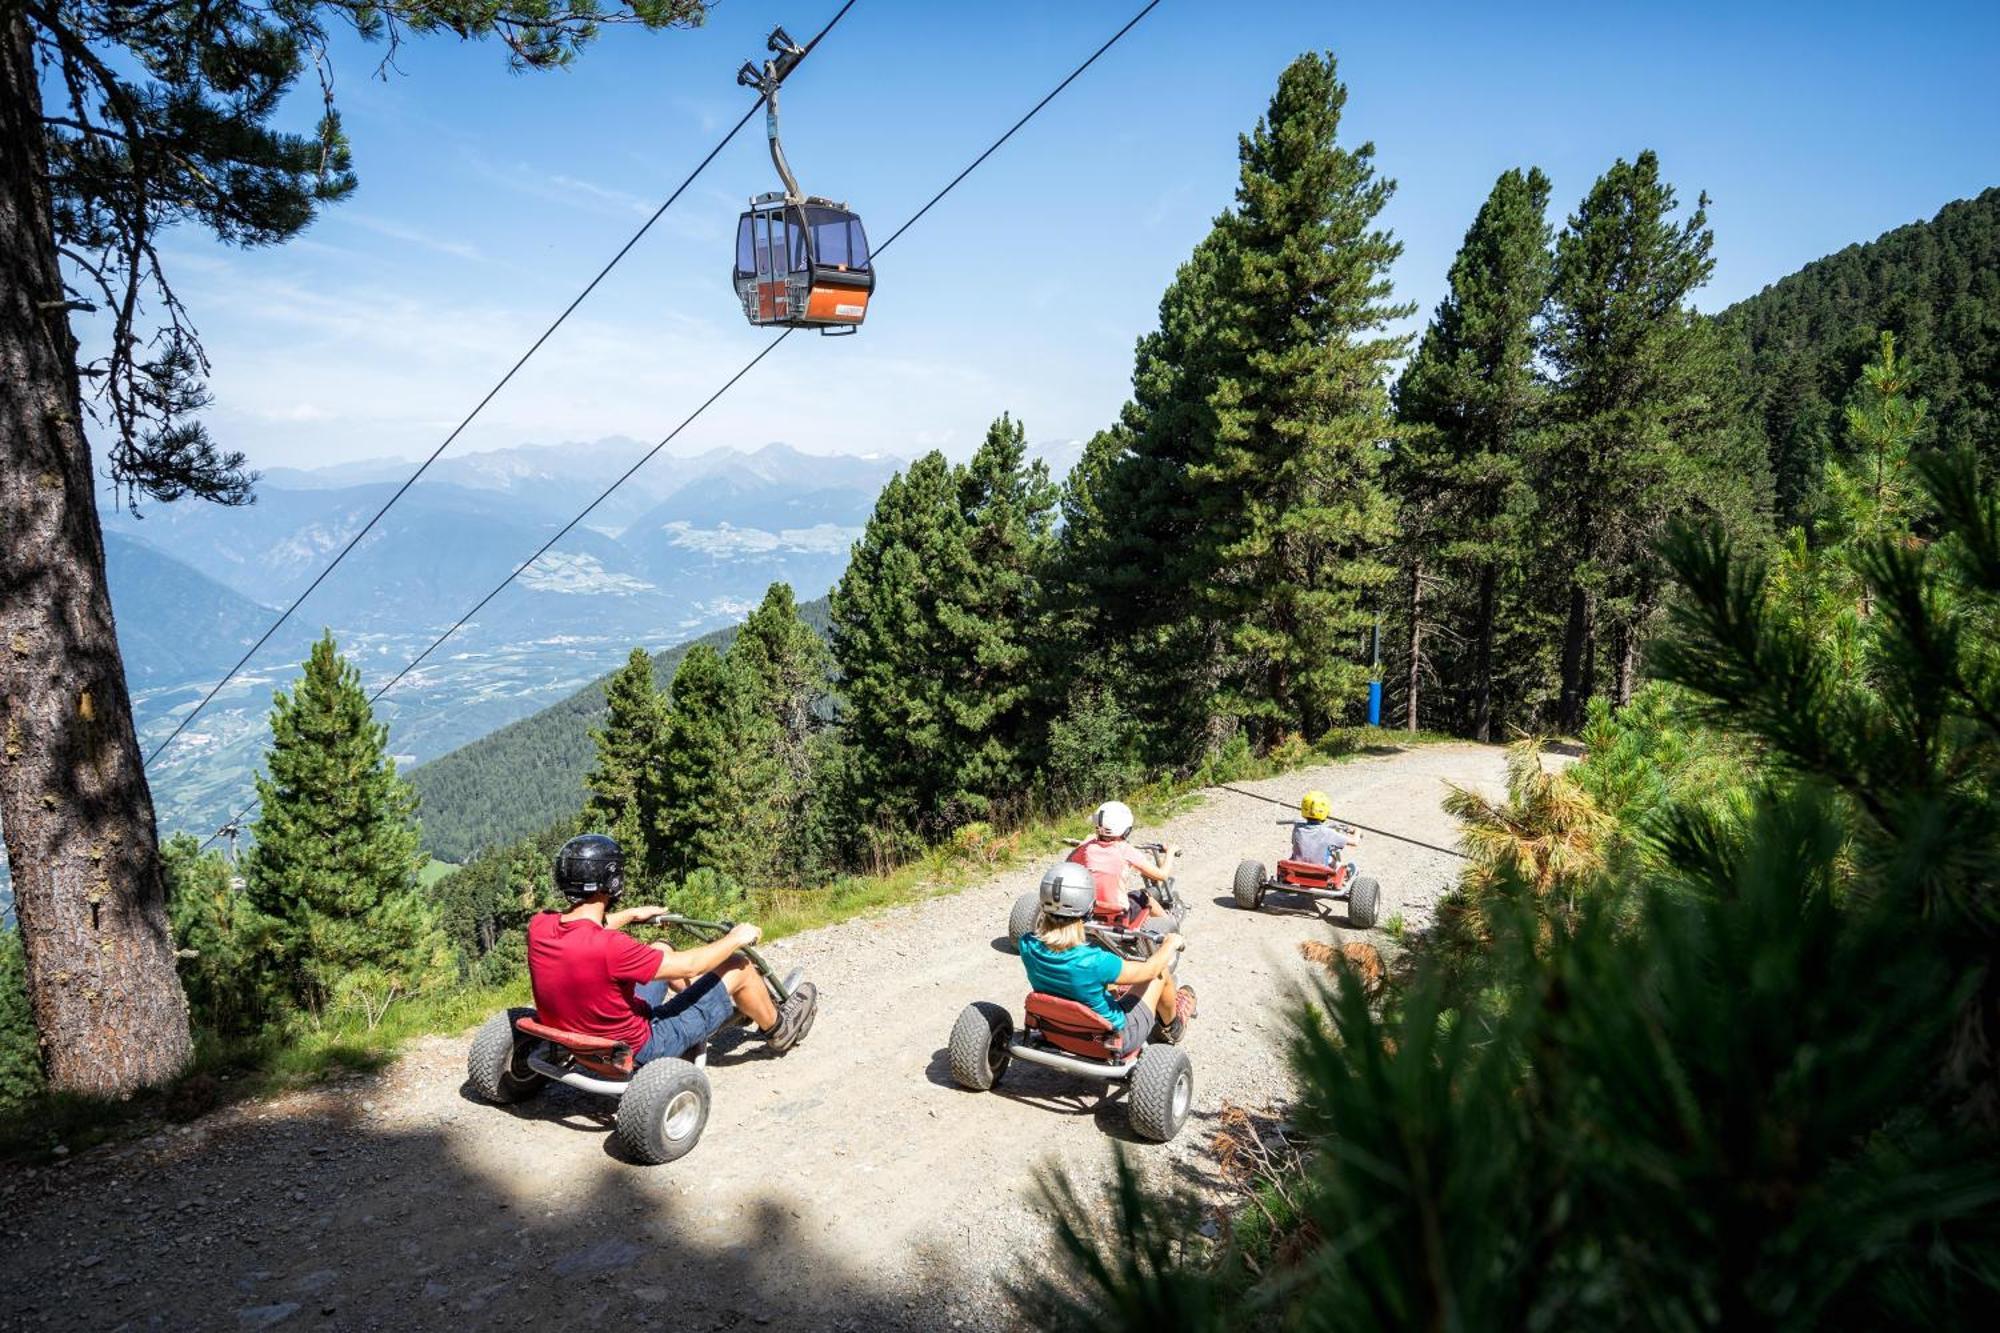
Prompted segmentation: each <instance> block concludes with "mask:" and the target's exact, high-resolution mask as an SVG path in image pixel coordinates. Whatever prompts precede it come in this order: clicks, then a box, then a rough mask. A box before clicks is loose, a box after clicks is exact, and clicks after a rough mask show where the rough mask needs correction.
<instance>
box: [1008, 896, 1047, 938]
mask: <svg viewBox="0 0 2000 1333" xmlns="http://www.w3.org/2000/svg"><path fill="white" fill-rule="evenodd" d="M1041 915H1042V895H1041V894H1039V893H1024V894H1022V895H1021V896H1020V897H1018V898H1016V899H1015V900H1014V910H1013V911H1011V912H1009V913H1007V938H1008V939H1010V940H1012V941H1014V947H1015V948H1017V949H1018V948H1020V947H1021V941H1022V940H1023V939H1024V938H1026V937H1027V936H1029V935H1032V934H1034V933H1035V922H1036V921H1038V920H1040V919H1041Z"/></svg>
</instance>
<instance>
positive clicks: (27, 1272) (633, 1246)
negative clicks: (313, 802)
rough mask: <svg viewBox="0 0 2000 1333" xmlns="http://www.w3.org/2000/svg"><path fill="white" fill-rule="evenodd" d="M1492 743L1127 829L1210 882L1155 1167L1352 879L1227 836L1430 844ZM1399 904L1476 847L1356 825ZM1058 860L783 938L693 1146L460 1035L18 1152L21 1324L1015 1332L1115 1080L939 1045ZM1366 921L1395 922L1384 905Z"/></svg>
mask: <svg viewBox="0 0 2000 1333" xmlns="http://www.w3.org/2000/svg"><path fill="white" fill-rule="evenodd" d="M1502 777H1503V773H1502V752H1501V751H1500V750H1499V749H1497V748H1491V747H1484V746H1474V745H1437V746H1425V747H1421V748H1417V749H1412V750H1407V751H1395V752H1390V753H1384V754H1379V755H1371V756H1368V757H1364V758H1361V759H1358V760H1355V761H1353V762H1350V763H1346V764H1341V765H1335V766H1330V767H1327V768H1324V769H1317V770H1311V771H1307V772H1300V773H1293V774H1290V775H1288V776H1286V777H1283V778H1278V779H1272V780H1268V781H1262V782H1251V783H1245V784H1241V787H1240V788H1239V789H1237V790H1229V789H1216V790H1211V791H1209V792H1207V793H1205V794H1204V796H1203V799H1202V800H1201V802H1200V803H1199V805H1198V806H1196V807H1195V808H1193V809H1191V810H1189V811H1187V812H1186V813H1184V814H1182V815H1180V816H1179V817H1177V818H1175V819H1173V820H1171V821H1170V822H1168V823H1167V824H1165V825H1163V826H1161V827H1157V828H1147V827H1144V826H1142V827H1141V828H1140V829H1139V830H1137V831H1136V833H1135V835H1134V836H1135V837H1137V838H1140V839H1147V838H1162V839H1165V840H1168V841H1173V842H1178V843H1180V844H1181V845H1182V846H1183V847H1184V848H1185V849H1186V855H1185V857H1184V858H1183V861H1182V864H1181V870H1180V884H1181V886H1182V887H1183V888H1184V889H1185V890H1188V891H1190V896H1192V898H1193V900H1194V902H1195V904H1196V907H1195V910H1194V912H1193V914H1192V916H1191V917H1190V919H1189V921H1188V925H1187V932H1186V933H1187V937H1188V941H1189V949H1188V952H1187V954H1186V955H1185V964H1184V967H1183V968H1182V972H1183V979H1184V980H1186V981H1189V982H1191V983H1192V984H1194V985H1195V986H1196V987H1197V988H1198V990H1199V991H1200V994H1201V1006H1202V1010H1201V1017H1200V1018H1199V1019H1197V1020H1196V1022H1195V1024H1194V1026H1193V1028H1192V1029H1191V1030H1190V1033H1189V1036H1188V1039H1187V1050H1188V1053H1189V1056H1190V1058H1191V1059H1192V1061H1193V1064H1194V1071H1195V1104H1194V1111H1193V1114H1192V1116H1191V1117H1190V1119H1189V1122H1188V1125H1187V1128H1186V1129H1185V1130H1183V1131H1182V1133H1181V1135H1180V1137H1179V1138H1178V1139H1176V1140H1175V1141H1174V1142H1173V1143H1171V1144H1167V1145H1149V1144H1135V1145H1134V1147H1133V1148H1132V1151H1133V1152H1134V1153H1135V1155H1136V1156H1137V1157H1138V1159H1139V1160H1140V1161H1141V1162H1142V1163H1143V1164H1144V1167H1145V1169H1146V1170H1147V1171H1149V1172H1155V1173H1159V1175H1160V1177H1161V1178H1162V1179H1170V1180H1178V1181H1179V1182H1181V1183H1183V1184H1188V1185H1192V1186H1193V1187H1195V1188H1196V1189H1201V1188H1203V1187H1204V1186H1212V1185H1213V1180H1214V1177H1213V1169H1214V1164H1213V1159H1212V1157H1211V1154H1210V1151H1209V1139H1210V1135H1211V1133H1212V1131H1213V1129H1214V1122H1215V1117H1216V1114H1217V1112H1218V1110H1219V1108H1220V1107H1221V1106H1222V1105H1223V1104H1224V1103H1226V1102H1233V1103H1237V1104H1240V1105H1246V1106H1251V1107H1263V1106H1266V1105H1270V1104H1273V1103H1282V1101H1283V1100H1284V1099H1285V1097H1286V1096H1287V1094H1288V1091H1289V1089H1288V1079H1287V1074H1286V1071H1285V1066H1284V1061H1283V1057H1282V1052H1281V1049H1280V1041H1281V1033H1282V1030H1283V1024H1282V1021H1281V1016H1280V1011H1281V1007H1282V1004H1283V1002H1284V1001H1285V1000H1286V999H1287V998H1288V997H1290V996H1292V995H1294V994H1296V993H1297V991H1298V988H1299V987H1300V986H1301V984H1302V983H1303V982H1304V981H1305V980H1306V978H1307V977H1308V976H1309V975H1310V965H1309V964H1308V963H1306V962H1305V961H1304V960H1303V959H1302V958H1300V956H1299V953H1298V948H1297V946H1298V945H1299V943H1300V942H1302V941H1304V940H1309V939H1321V940H1324V939H1328V938H1329V937H1330V935H1331V934H1332V928H1333V927H1334V926H1337V925H1343V924H1344V917H1342V916H1341V915H1340V909H1339V908H1337V907H1332V906H1330V907H1329V910H1328V911H1327V913H1326V914H1325V915H1324V916H1322V915H1321V914H1318V913H1315V912H1313V911H1309V910H1300V911H1294V912H1280V911H1271V910H1267V911H1264V912H1261V913H1254V914H1253V913H1245V912H1239V911H1237V910H1235V909H1234V908H1233V907H1231V906H1229V905H1228V903H1229V896H1228V894H1229V879H1230V874H1231V872H1232V871H1233V870H1234V868H1235V865H1236V863H1237V861H1238V860H1239V859H1240V858H1242V857H1244V856H1252V855H1254V856H1257V857H1259V858H1260V859H1263V860H1265V861H1266V862H1267V863H1268V862H1269V861H1271V860H1274V859H1275V857H1276V855H1277V854H1278V853H1279V851H1280V850H1281V849H1282V848H1283V846H1284V845H1285V844H1284V839H1285V836H1286V831H1285V830H1283V829H1280V828H1277V827H1275V826H1274V825H1273V823H1272V820H1273V819H1275V818H1278V817H1281V816H1283V815H1284V814H1285V813H1286V812H1285V811H1283V810H1280V809H1277V808H1275V807H1274V806H1272V805H1270V804H1268V803H1266V802H1265V801H1262V800H1259V799H1256V798H1255V797H1254V796H1251V795H1246V794H1243V793H1246V792H1254V793H1259V794H1261V795H1263V796H1266V797H1270V798H1275V799H1277V800H1281V801H1283V802H1285V803H1286V804H1287V805H1289V804H1290V803H1291V802H1292V801H1294V800H1295V799H1296V798H1297V795H1298V793H1299V792H1301V791H1303V790H1304V789H1306V788H1307V787H1312V786H1317V787H1322V788H1324V789H1325V790H1327V791H1328V792H1329V793H1331V794H1332V796H1333V798H1334V809H1335V813H1336V815H1337V816H1338V817H1341V818H1345V819H1349V820H1353V821H1357V822H1361V823H1366V824H1371V825H1374V826H1376V827H1377V828H1380V829H1385V830H1391V831H1395V832H1400V833H1404V834H1406V835H1408V836H1409V837H1411V838H1415V839H1420V840H1422V841H1424V842H1429V843H1433V844H1437V845H1440V846H1446V847H1448V846H1452V845H1454V844H1455V841H1456V839H1455V831H1454V828H1453V821H1452V820H1451V819H1450V817H1448V816H1447V815H1445V814H1444V813H1443V811H1442V810H1441V809H1440V808H1439V801H1440V799H1441V798H1442V796H1443V795H1444V792H1445V784H1446V782H1447V781H1449V782H1454V783H1457V784H1459V785H1462V786H1472V787H1476V788H1479V789H1481V790H1483V791H1487V792H1489V793H1495V794H1497V793H1498V792H1499V790H1500V786H1501V781H1502ZM1360 859H1361V861H1362V863H1363V866H1364V868H1365V870H1366V872H1367V873H1369V874H1372V875H1374V876H1376V877H1377V878H1378V879H1380V881H1381V883H1382V891H1383V902H1382V908H1381V917H1382V920H1383V921H1385V922H1386V921H1387V920H1389V919H1390V918H1391V917H1392V916H1394V915H1395V914H1398V913H1400V914H1401V915H1402V916H1403V917H1404V918H1405V919H1406V920H1407V921H1408V922H1409V923H1410V924H1412V925H1420V924H1421V923H1422V922H1423V921H1424V920H1425V919H1426V917H1427V914H1428V912H1429V910H1430V907H1431V904H1432V903H1433V902H1434V901H1435V900H1436V898H1437V896H1438V894H1439V892H1440V891H1441V890H1442V889H1443V887H1444V886H1445V884H1446V883H1447V882H1448V881H1449V879H1450V878H1451V876H1452V874H1453V873H1454V870H1455V867H1456V864H1457V863H1456V861H1455V860H1454V859H1453V858H1452V857H1450V856H1448V855H1445V854H1443V853H1441V852H1438V851H1434V850H1427V849H1425V848H1422V847H1418V846H1412V845H1410V844H1407V843H1402V842H1396V841H1392V840H1390V839H1388V838H1385V837H1380V836H1370V837H1368V838H1366V839H1365V840H1364V842H1363V843H1362V846H1361V848H1360ZM1040 873H1041V867H1040V866H1023V867H1021V868H1019V869H1016V870H1012V871H1008V872H1006V873H1003V874H999V875H997V876H996V877H994V878H993V879H991V880H990V881H987V882H985V883H981V884H978V885H976V886H974V887H971V888H968V889H966V890H964V891H963V892H960V893H957V894H953V895H950V896H946V897H939V898H934V899H930V900H927V901H924V902H921V903H918V904H915V905H913V906H909V907H905V908H899V909H896V910H893V911H887V912H883V913H880V914H877V915H873V916H869V917H866V918H863V919H859V920H855V921H851V922H848V923H846V924H844V925H840V926H834V927H829V928H826V929H823V930H818V931H814V932H811V933H809V934H806V935H801V936H795V937H793V938H790V939H787V940H783V941H780V942H779V943H778V944H776V945H775V946H773V949H772V954H773V956H774V960H775V961H777V962H778V964H779V965H780V966H785V965H787V964H794V963H795V964H799V965H803V966H804V967H805V968H806V971H807V975H808V976H810V977H811V978H812V979H813V980H814V981H815V982H817V983H818V985H819V988H820V994H821V1005H820V1015H819V1020H818V1023H817V1025H816V1026H815V1028H814V1029H813V1032H812V1034H811V1036H810V1037H809V1038H808V1039H807V1041H806V1042H805V1043H804V1044H803V1045H802V1046H800V1047H799V1048H798V1049H797V1050H795V1051H793V1052H792V1053H791V1054H789V1055H787V1056H785V1057H784V1058H782V1059H775V1058H772V1057H770V1056H767V1055H766V1054H764V1053H763V1051H762V1050H761V1048H760V1044H759V1043H757V1042H754V1041H744V1042H741V1043H739V1044H737V1045H736V1046H734V1047H733V1048H731V1049H726V1050H718V1051H717V1053H716V1054H715V1055H714V1056H713V1057H712V1059H711V1066H710V1076H711V1079H712V1080H713V1084H714V1089H715V1103H714V1110H713V1112H712V1114H711V1117H710V1120H709V1123H708V1128H707V1132H706V1133H705V1135H704V1136H703V1139H702V1141H701V1144H700V1145H699V1146H698V1147H697V1148H696V1149H695V1151H694V1152H693V1154H692V1155H690V1156H689V1157H687V1158H686V1159H684V1160H682V1161H681V1162H679V1163H676V1164H674V1165H670V1166H665V1167H654V1168H644V1167H636V1166H631V1165H628V1164H626V1163H625V1162H624V1161H622V1160H621V1159H620V1158H619V1156H618V1155H617V1154H616V1151H615V1149H614V1147H613V1145H612V1141H611V1138H610V1136H609V1134H608V1133H607V1122H606V1121H605V1120H604V1119H602V1118H601V1115H600V1112H601V1111H602V1110H603V1109H604V1107H605V1106H606V1105H607V1104H606V1103H602V1102H600V1101H598V1100H597V1099H595V1098H591V1097H587V1096H584V1095H582V1094H577V1093H572V1092H570V1091H569V1090H568V1089H562V1088H557V1089H554V1090H552V1091H551V1092H550V1093H548V1094H546V1095H544V1096H543V1097H541V1098H539V1099H537V1100H536V1101H534V1102H531V1103H529V1104H528V1105H527V1106H525V1107H523V1108H520V1109H518V1110H517V1111H510V1110H505V1109H501V1108H497V1107H492V1106H487V1105H484V1104H482V1103H479V1102H477V1101H475V1100H473V1099H472V1097H471V1095H470V1093H469V1091H468V1090H467V1089H466V1088H465V1086H464V1070H465V1063H464V1060H465V1046H466V1037H467V1036H469V1035H470V1034H466V1036H460V1037H450V1038H444V1037H439V1038H429V1039H425V1040H422V1041H418V1042H415V1043H412V1044H411V1045H410V1046H409V1047H408V1048H407V1050H406V1053H405V1054H404V1055H403V1057H402V1058H401V1059H399V1060H398V1061H397V1062H396V1063H395V1064H393V1065H392V1066H390V1067H389V1068H387V1069H385V1070H383V1071H382V1072H380V1073H379V1074H374V1075H368V1076H357V1077H354V1078H351V1079H348V1080H345V1081H342V1082H340V1083H337V1084H332V1085H323V1086H321V1087H318V1088H315V1089H313V1090H311V1091H309V1092H302V1093H297V1094H291V1095H287V1096H284V1097H280V1098H277V1099H274V1100H270V1101H264V1102H256V1103H246V1104H243V1105H239V1106H235V1107H232V1108H229V1109H227V1110H223V1111H220V1112H217V1113H215V1114H213V1115H210V1116H207V1117H205V1118H203V1119H201V1120H199V1121H196V1122H195V1123H193V1124H190V1125H186V1126H181V1127H177V1128H175V1129H172V1130H169V1131H165V1132H162V1133H159V1134H156V1135H154V1136H153V1137H151V1138H148V1139H145V1140H143V1141H141V1142H139V1143H136V1144H128V1145H124V1146H121V1147H115V1148H107V1149H101V1150H98V1151H95V1152H90V1153H84V1154H80V1155H79V1157H78V1159H77V1160H74V1161H70V1162H67V1163H64V1164H62V1165H58V1166H50V1167H42V1168H38V1169H34V1170H15V1171H12V1172H10V1173H9V1174H7V1175H6V1176H5V1177H4V1178H0V1274H4V1278H0V1287H4V1291H5V1298H4V1299H0V1328H91V1329H121V1328H129V1329H196V1328H200V1329H216V1328H221V1329H229V1328H245V1329H249V1328H267V1327H279V1328H285V1329H305V1328H337V1329H406V1328H430V1327H438V1326H442V1325H445V1324H456V1325H461V1326H464V1325H471V1326H476V1327H492V1326H498V1325H501V1324H503V1323H505V1324H507V1325H511V1326H522V1325H526V1324H528V1322H529V1321H530V1320H533V1321H535V1322H536V1324H537V1325H539V1326H541V1327H558V1326H568V1327H572V1328H581V1327H597V1326H600V1325H605V1324H610V1323H611V1322H613V1321H618V1322H625V1321H629V1320H632V1319H648V1318H650V1319H652V1320H656V1321H658V1322H660V1323H661V1324H662V1325H663V1326H665V1327H671V1328H673V1329H675V1330H676V1331H677V1333H682V1331H686V1330H704V1329H725V1328H755V1327H758V1326H764V1325H770V1326H773V1327H782V1328H789V1329H835V1330H837V1329H855V1330H861V1329H880V1328H892V1329H900V1328H909V1329H917V1328H922V1329H938V1328H946V1329H949V1328H967V1329H984V1328H1006V1327H1010V1326H1011V1313H1010V1310H1009V1307H1008V1305H1007V1303H1006V1300H1005V1298H1004V1295H1003V1292H1002V1287H1001V1282H1002V1280H1003V1279H1004V1277H1005V1275H1006V1274H1007V1273H1008V1272H1009V1271H1010V1270H1017V1269H1018V1268H1019V1267H1020V1266H1022V1265H1026V1264H1030V1263H1033V1262H1035V1261H1036V1260H1037V1259H1038V1257H1039V1256H1040V1255H1042V1254H1043V1253H1045V1250H1046V1244H1045V1238H1046V1234H1047V1233H1046V1228H1045V1224H1044V1222H1043V1220H1042V1219H1041V1218H1040V1217H1039V1216H1037V1214H1036V1209H1035V1196H1034V1193H1033V1189H1032V1182H1033V1176H1034V1173H1035V1170H1036V1168H1037V1167H1040V1166H1045V1165H1053V1166H1059V1167H1061V1168H1063V1169H1065V1170H1067V1171H1069V1172H1070V1173H1072V1175H1073V1176H1075V1177H1076V1178H1077V1179H1079V1180H1091V1179H1102V1178H1104V1177H1105V1176H1107V1175H1108V1169H1109V1164H1110V1161H1111V1154H1112V1146H1111V1145H1112V1144H1113V1143H1115V1142H1120V1141H1130V1140H1131V1135H1130V1133H1129V1131H1128V1130H1127V1128H1126V1122H1125V1113H1124V1108H1123V1104H1122V1100H1119V1099H1110V1100H1107V1099H1105V1098H1103V1097H1102V1096H1101V1095H1100V1094H1098V1093H1096V1092H1093V1091H1090V1090H1089V1088H1088V1087H1087V1086H1086V1085H1084V1084H1081V1083H1078V1082H1075V1081H1073V1080H1070V1079H1068V1078H1066V1077H1064V1076H1062V1075H1060V1074H1057V1073H1055V1072H1054V1071H1049V1070H1042V1069H1039V1068H1037V1067H1035V1066H1030V1065H1023V1064H1021V1063H1020V1062H1016V1063H1015V1065H1014V1066H1013V1068H1012V1069H1010V1070H1009V1071H1008V1074H1007V1077H1006V1079H1005V1081H1004V1082H1003V1083H1002V1085H1001V1087H1000V1089H998V1090H996V1091H995V1092H991V1093H984V1094H977V1093H968V1092H964V1091H961V1090H959V1089H958V1088H956V1087H955V1086H953V1085H952V1083H951V1079H950V1076H949V1074H948V1073H947V1071H946V1065H945V1060H944V1049H943V1048H944V1045H945V1041H946V1038H947V1037H948V1036H949V1034H950V1030H951V1025H952V1020H953V1019H954V1018H955V1017H956V1016H957V1013H958V1011H959V1010H960V1008H962V1007H963V1006H964V1005H965V1004H966V1003H967V1002H968V1001H970V1000H974V999H982V998H984V999H991V1000H996V1001H1000V1002H1003V1003H1006V1004H1008V1005H1010V1006H1013V1005H1018V1002H1019V1000H1020V996H1021V993H1022V991H1023V984H1022V977H1021V969H1020V963H1019V960H1018V959H1015V958H1013V957H1011V956H1010V955H1009V954H1008V953H1007V952H1006V951H1005V946H1006V929H1005V927H1006V919H1007V909H1008V907H1009V905H1010V904H1011V903H1012V902H1013V900H1014V898H1015V896H1016V895H1017V894H1020V893H1022V892H1025V891H1026V890H1028V889H1031V888H1032V887H1033V886H1034V884H1035V882H1036V881H1037V880H1038V879H1039V877H1040ZM1367 938H1370V939H1374V940H1376V941H1377V942H1385V937H1383V936H1381V935H1380V934H1379V933H1377V932H1370V933H1369V934H1368V936H1367Z"/></svg>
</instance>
